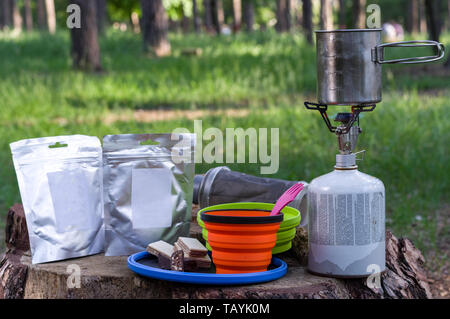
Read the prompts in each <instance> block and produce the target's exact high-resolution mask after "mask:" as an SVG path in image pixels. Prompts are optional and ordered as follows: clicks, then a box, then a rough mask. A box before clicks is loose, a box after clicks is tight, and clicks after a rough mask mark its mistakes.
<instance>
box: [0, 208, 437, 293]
mask: <svg viewBox="0 0 450 319" xmlns="http://www.w3.org/2000/svg"><path fill="white" fill-rule="evenodd" d="M196 213H197V212H196V211H195V210H194V211H193V216H192V217H193V218H192V222H191V228H190V237H193V238H197V239H199V240H200V241H203V242H204V240H203V237H202V233H201V232H202V230H201V228H200V227H199V226H198V224H197V223H196ZM5 239H6V247H7V250H6V253H5V254H4V255H3V257H2V258H0V299H2V298H72V299H73V298H184V299H190V298H192V299H194V298H203V299H205V298H208V299H212V298H222V299H223V298H260V299H263V298H290V299H294V298H322V299H333V298H389V299H390V298H393V299H398V298H431V297H432V295H431V292H430V287H429V285H428V279H427V274H426V271H425V270H424V268H423V267H424V262H425V260H424V258H423V256H422V254H421V252H420V251H419V250H418V249H417V248H416V247H414V245H413V243H412V242H411V241H410V240H408V239H406V238H400V239H398V238H396V237H395V236H394V235H393V234H392V233H391V232H389V231H387V232H386V271H385V272H384V273H383V274H381V278H380V284H381V285H380V286H379V287H374V288H370V287H369V286H368V285H367V280H366V279H335V278H324V277H319V276H314V275H311V274H310V273H308V272H307V271H306V270H305V264H306V263H307V256H308V236H307V231H306V230H305V229H304V228H301V227H299V228H298V229H297V232H296V235H295V238H294V240H293V242H292V249H291V250H290V251H287V252H285V253H283V254H281V255H278V257H280V258H282V259H283V260H284V261H285V262H286V263H287V264H288V267H289V271H288V273H287V274H286V276H285V277H283V278H281V279H279V280H275V281H272V282H268V283H260V284H256V285H243V286H230V287H221V289H217V287H208V286H199V285H183V284H179V283H170V282H165V281H159V280H153V279H149V278H143V277H140V276H137V275H135V274H133V273H132V272H131V271H129V269H128V268H127V266H126V258H127V257H125V256H124V257H105V256H103V255H101V254H99V255H95V256H87V257H83V258H76V259H69V260H66V261H59V262H53V263H46V264H39V265H32V264H31V260H30V253H29V241H28V232H27V226H26V220H25V215H24V213H23V209H22V206H21V205H18V204H16V205H14V206H13V207H12V208H11V209H10V211H9V212H8V216H7V222H6V234H5ZM71 264H77V265H79V266H80V268H81V269H82V271H83V272H82V280H81V283H80V288H76V289H74V288H69V287H68V286H67V285H66V284H65V283H66V282H67V278H68V274H67V267H68V266H69V265H71ZM117 287H120V289H118V288H117Z"/></svg>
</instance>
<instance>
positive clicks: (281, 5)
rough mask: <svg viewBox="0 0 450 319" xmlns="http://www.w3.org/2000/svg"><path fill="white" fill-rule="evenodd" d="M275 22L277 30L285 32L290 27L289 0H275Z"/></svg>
mask: <svg viewBox="0 0 450 319" xmlns="http://www.w3.org/2000/svg"><path fill="white" fill-rule="evenodd" d="M276 13H277V14H276V16H277V24H276V25H275V29H276V30H277V31H278V32H287V31H289V30H290V29H291V10H290V0H277V12H276Z"/></svg>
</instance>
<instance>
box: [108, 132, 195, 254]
mask: <svg viewBox="0 0 450 319" xmlns="http://www.w3.org/2000/svg"><path fill="white" fill-rule="evenodd" d="M194 148H195V135H194V134H124V135H107V136H105V137H104V138H103V167H104V171H103V174H104V176H103V184H104V202H105V209H104V210H105V241H106V246H105V255H106V256H121V255H129V254H132V253H136V252H139V251H143V250H145V248H146V247H147V245H148V244H149V243H151V242H154V241H157V240H160V239H162V240H164V241H166V242H169V243H173V242H175V240H176V239H177V238H178V237H179V236H188V235H189V225H190V221H191V218H192V192H193V181H194V167H195V164H194Z"/></svg>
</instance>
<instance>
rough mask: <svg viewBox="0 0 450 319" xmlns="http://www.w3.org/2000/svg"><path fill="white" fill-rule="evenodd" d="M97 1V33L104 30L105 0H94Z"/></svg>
mask: <svg viewBox="0 0 450 319" xmlns="http://www.w3.org/2000/svg"><path fill="white" fill-rule="evenodd" d="M96 3H97V28H98V33H101V34H103V33H104V32H105V21H106V0H96Z"/></svg>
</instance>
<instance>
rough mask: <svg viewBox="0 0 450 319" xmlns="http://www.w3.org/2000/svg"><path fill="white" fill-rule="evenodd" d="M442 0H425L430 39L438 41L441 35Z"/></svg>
mask: <svg viewBox="0 0 450 319" xmlns="http://www.w3.org/2000/svg"><path fill="white" fill-rule="evenodd" d="M440 8H441V0H425V10H426V15H427V25H428V36H429V39H430V40H433V41H438V42H439V37H440V35H441V16H440Z"/></svg>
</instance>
